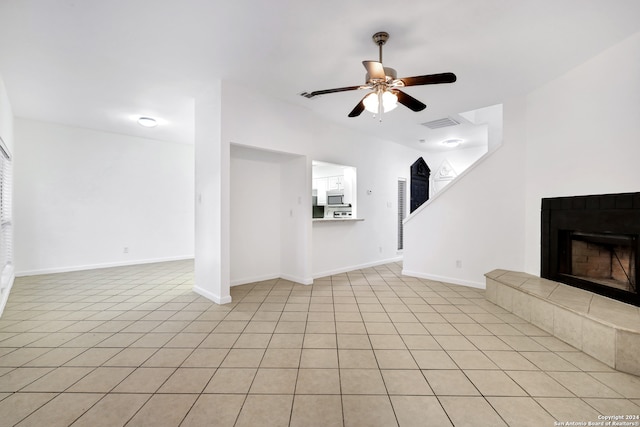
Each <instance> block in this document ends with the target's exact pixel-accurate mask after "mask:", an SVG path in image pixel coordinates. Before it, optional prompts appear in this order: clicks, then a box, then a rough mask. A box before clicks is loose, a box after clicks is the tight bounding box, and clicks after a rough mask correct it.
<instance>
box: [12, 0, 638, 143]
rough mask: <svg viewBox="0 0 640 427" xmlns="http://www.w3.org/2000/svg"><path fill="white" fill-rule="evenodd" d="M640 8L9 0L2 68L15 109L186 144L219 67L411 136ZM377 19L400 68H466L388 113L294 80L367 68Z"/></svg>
mask: <svg viewBox="0 0 640 427" xmlns="http://www.w3.org/2000/svg"><path fill="white" fill-rule="evenodd" d="M639 16H640V2H639V1H637V0H428V1H426V0H411V1H405V0H397V1H394V2H389V1H380V0H349V1H344V0H323V1H315V2H308V1H300V0H270V1H266V0H265V1H262V0H234V1H223V0H180V1H176V0H153V1H151V0H108V1H105V0H2V1H1V2H0V75H1V76H2V77H3V79H4V81H5V84H6V86H7V90H8V93H9V97H10V99H11V102H12V106H13V109H14V114H15V115H16V116H18V117H24V118H32V119H37V120H45V121H51V122H58V123H63V124H69V125H75V126H81V127H88V128H93V129H99V130H104V131H110V132H117V133H123V134H129V135H137V136H145V137H151V138H156V139H162V140H172V141H179V142H187V143H188V142H191V141H192V139H193V126H194V124H193V99H194V97H197V96H198V94H199V93H201V92H202V91H203V90H204V89H206V88H207V86H208V85H210V84H211V83H212V82H215V81H216V80H218V79H222V80H230V81H234V82H238V83H240V84H242V85H245V86H248V87H250V88H252V89H254V90H256V91H259V92H262V93H264V94H266V95H267V96H271V97H274V98H277V99H280V100H282V101H285V102H289V103H293V104H296V105H298V106H300V107H302V108H307V109H309V110H312V111H313V112H314V113H316V114H318V115H320V116H323V117H325V118H327V119H329V120H333V121H336V122H338V123H341V124H343V125H345V126H349V127H353V128H355V129H358V130H360V131H362V132H371V133H374V134H376V135H378V136H381V137H383V138H386V139H389V140H392V141H395V142H400V143H404V144H408V145H411V144H415V145H417V144H418V143H417V141H418V140H419V139H424V138H427V137H428V132H429V130H428V129H427V128H425V127H424V126H421V125H420V123H423V122H427V121H430V120H434V119H439V118H442V117H447V116H449V115H451V114H454V113H458V112H463V111H469V110H473V109H476V108H480V107H485V106H489V105H493V104H496V103H501V102H503V101H505V100H508V99H509V98H511V97H514V96H518V95H521V94H524V93H527V92H528V91H530V90H532V89H534V88H535V87H537V86H539V85H541V84H544V83H545V82H547V81H549V80H551V79H553V78H555V77H557V76H560V75H561V74H563V73H564V72H566V71H568V70H569V69H571V68H573V67H575V66H576V65H579V64H580V63H582V62H584V61H585V60H587V59H589V58H590V57H592V56H594V55H596V54H597V53H598V52H600V51H602V50H604V49H605V48H607V47H609V46H611V45H613V44H615V43H616V42H618V41H621V40H623V39H624V38H626V37H628V36H630V35H632V34H633V33H635V32H637V31H640V20H639V19H638V17H639ZM381 30H382V31H387V32H389V33H390V35H391V37H390V39H389V41H388V42H387V44H386V45H385V47H384V58H383V59H384V64H385V66H390V67H393V68H395V69H396V70H397V71H398V75H399V76H401V77H404V76H415V75H423V74H432V73H440V72H447V71H451V72H454V73H456V75H457V76H458V81H457V82H456V83H454V84H449V85H437V86H418V87H411V88H407V89H406V92H407V93H409V94H411V95H412V96H414V97H416V98H418V99H420V100H421V101H423V102H425V103H426V104H427V106H428V107H427V109H426V110H424V111H422V112H419V113H414V112H411V111H410V110H408V109H406V108H403V107H399V108H397V109H396V110H394V111H392V112H390V113H388V114H386V115H385V117H384V120H383V122H382V123H379V122H377V121H376V120H372V119H371V115H370V114H366V113H363V114H362V115H361V116H360V117H358V118H348V117H347V114H348V113H349V111H350V110H351V109H352V108H353V106H354V105H355V104H356V103H357V102H358V101H359V100H360V98H361V97H362V96H363V94H362V93H360V92H358V91H353V92H344V93H337V94H331V95H326V96H322V97H320V98H318V99H314V100H309V99H306V98H303V97H301V96H300V95H299V94H300V93H301V92H304V91H312V90H318V89H327V88H333V87H341V86H351V85H358V84H361V83H364V74H365V70H364V68H363V67H362V64H361V61H362V60H365V59H370V60H376V59H377V57H378V51H377V46H376V45H375V44H374V43H373V42H372V40H371V36H372V35H373V33H375V32H377V31H381ZM615 70H616V64H611V75H609V76H603V84H606V79H608V78H615ZM252 114H253V112H252V110H251V107H250V106H247V110H246V119H247V121H248V122H250V121H251V117H252ZM136 115H151V116H154V117H158V118H160V119H161V120H163V121H164V124H163V126H158V127H157V128H155V129H152V130H148V129H144V128H142V127H140V126H138V125H137V124H136V123H135V122H134V121H132V120H131V117H132V116H136Z"/></svg>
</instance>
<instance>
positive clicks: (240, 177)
mask: <svg viewBox="0 0 640 427" xmlns="http://www.w3.org/2000/svg"><path fill="white" fill-rule="evenodd" d="M280 175H281V166H280V162H278V161H260V160H256V159H246V158H243V157H239V156H237V155H234V151H233V148H232V152H231V191H230V194H231V215H230V218H231V229H230V240H231V260H230V261H231V284H232V285H236V284H242V283H249V282H254V281H259V280H266V279H272V278H275V277H279V276H280V252H281V251H280V244H281V243H280V242H281V231H280V221H281V218H282V212H281V209H282V208H281V206H282V203H281V201H280V199H281V197H282V194H281V193H282V191H281V188H280V180H281V177H280Z"/></svg>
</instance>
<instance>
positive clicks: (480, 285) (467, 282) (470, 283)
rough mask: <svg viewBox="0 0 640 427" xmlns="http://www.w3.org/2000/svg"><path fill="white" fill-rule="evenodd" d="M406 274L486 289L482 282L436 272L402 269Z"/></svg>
mask: <svg viewBox="0 0 640 427" xmlns="http://www.w3.org/2000/svg"><path fill="white" fill-rule="evenodd" d="M402 274H403V275H404V276H409V277H417V278H419V279H428V280H435V281H436V282H444V283H451V284H454V285H462V286H468V287H470V288H477V289H485V284H484V283H482V282H473V281H471V280H463V279H456V278H455V277H444V276H438V275H435V274H425V273H420V272H417V271H410V270H402Z"/></svg>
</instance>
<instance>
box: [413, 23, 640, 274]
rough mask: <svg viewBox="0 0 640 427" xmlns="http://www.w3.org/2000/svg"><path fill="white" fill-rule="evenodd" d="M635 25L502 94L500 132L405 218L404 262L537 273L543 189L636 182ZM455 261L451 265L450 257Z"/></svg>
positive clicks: (584, 189)
mask: <svg viewBox="0 0 640 427" xmlns="http://www.w3.org/2000/svg"><path fill="white" fill-rule="evenodd" d="M638 58H640V33H638V34H636V35H634V36H632V37H630V38H629V39H627V40H626V41H623V42H622V43H620V44H618V45H615V46H613V47H611V48H609V49H608V50H606V51H604V52H602V53H601V54H600V55H598V56H596V57H594V58H592V59H591V60H589V61H588V62H586V63H584V64H583V65H581V66H579V67H577V68H575V69H573V70H571V71H570V72H568V73H567V74H565V75H563V76H561V77H560V78H558V79H556V80H554V81H552V82H550V83H548V84H546V85H544V86H543V87H540V88H538V89H537V90H535V91H534V92H532V93H530V94H528V95H525V96H523V97H522V98H519V99H514V100H510V101H509V102H506V103H505V104H504V141H503V145H502V147H501V148H499V149H498V150H496V151H494V152H493V153H492V154H489V155H488V156H486V157H485V158H484V159H483V160H482V161H481V162H480V163H479V164H477V165H476V166H474V167H472V168H471V169H469V171H468V172H467V173H466V175H465V176H464V177H463V179H460V180H457V181H456V182H454V183H453V184H451V186H449V187H448V188H447V191H446V192H443V193H441V194H440V195H439V197H437V198H436V199H435V200H430V201H429V202H428V204H426V206H425V207H424V208H423V209H422V211H421V212H419V213H418V214H417V215H414V216H413V217H411V218H410V219H409V220H408V221H407V223H406V225H405V259H404V268H405V272H406V273H407V274H410V275H415V276H418V277H428V278H434V279H438V280H445V281H448V282H452V283H461V284H468V285H472V286H483V283H484V278H483V274H484V273H486V272H488V271H490V270H492V269H496V268H504V269H511V270H518V271H526V272H528V273H532V274H539V273H540V206H541V205H540V204H541V199H542V198H543V197H555V196H570V195H583V194H601V193H620V192H632V191H639V190H640V189H639V188H638V183H639V182H640V169H639V168H638V165H637V163H638V158H640V144H638V141H640V121H639V120H638V117H640V79H638V76H639V75H640V60H639V59H638ZM457 260H461V261H462V268H456V261H457Z"/></svg>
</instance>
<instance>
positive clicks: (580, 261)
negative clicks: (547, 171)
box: [540, 193, 640, 306]
mask: <svg viewBox="0 0 640 427" xmlns="http://www.w3.org/2000/svg"><path fill="white" fill-rule="evenodd" d="M541 231H542V233H541V237H542V239H541V274H540V275H541V276H542V277H543V278H546V279H550V280H554V281H557V282H561V283H565V284H567V285H571V286H575V287H578V288H582V289H585V290H588V291H591V292H595V293H598V294H600V295H604V296H606V297H609V298H614V299H617V300H619V301H623V302H627V303H630V304H634V305H636V306H640V294H639V293H638V286H637V276H636V275H637V271H638V268H639V267H640V193H624V194H603V195H594V196H575V197H555V198H545V199H542V230H541Z"/></svg>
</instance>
